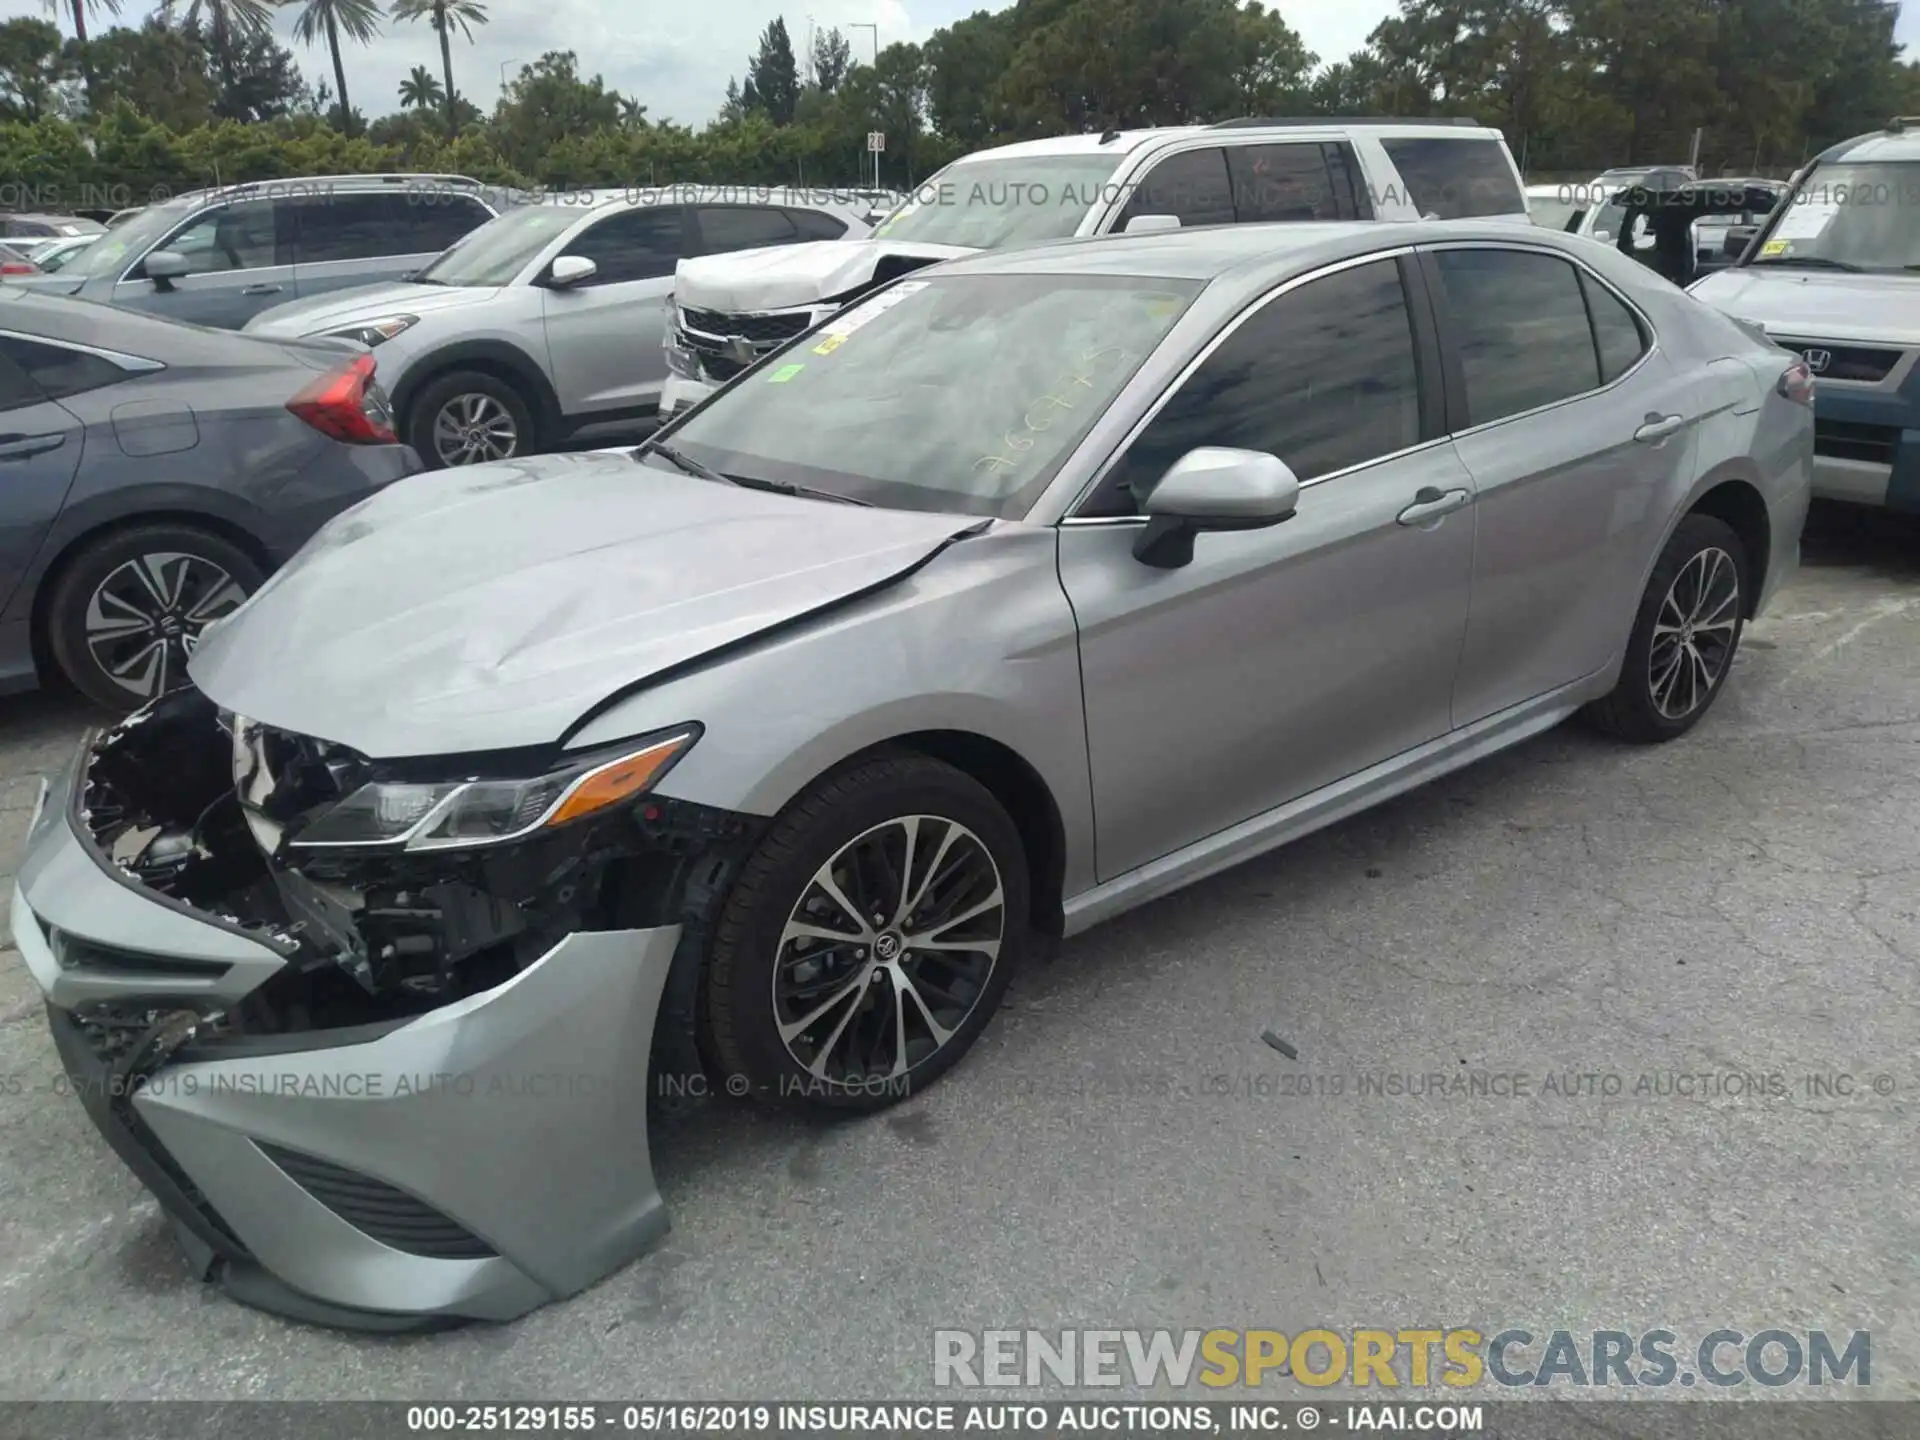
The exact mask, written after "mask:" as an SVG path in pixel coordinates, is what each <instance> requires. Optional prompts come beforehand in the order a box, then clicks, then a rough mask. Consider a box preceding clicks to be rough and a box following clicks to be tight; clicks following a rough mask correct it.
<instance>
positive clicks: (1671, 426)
mask: <svg viewBox="0 0 1920 1440" xmlns="http://www.w3.org/2000/svg"><path fill="white" fill-rule="evenodd" d="M1686 423H1687V417H1686V416H1684V415H1657V414H1649V415H1648V416H1647V419H1646V423H1645V424H1643V425H1642V426H1641V427H1640V428H1639V429H1638V430H1636V431H1634V432H1633V438H1634V439H1636V440H1638V441H1640V442H1641V443H1642V444H1645V445H1657V444H1659V443H1660V441H1662V440H1664V439H1666V438H1667V437H1668V436H1669V435H1671V434H1673V433H1674V432H1675V431H1676V430H1678V429H1680V428H1681V426H1683V425H1685V424H1686Z"/></svg>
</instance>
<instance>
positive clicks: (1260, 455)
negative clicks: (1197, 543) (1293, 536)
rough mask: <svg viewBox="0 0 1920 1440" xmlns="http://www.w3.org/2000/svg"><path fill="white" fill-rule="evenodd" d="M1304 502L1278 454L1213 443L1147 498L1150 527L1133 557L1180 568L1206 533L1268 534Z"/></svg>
mask: <svg viewBox="0 0 1920 1440" xmlns="http://www.w3.org/2000/svg"><path fill="white" fill-rule="evenodd" d="M1299 503H1300V481H1299V478H1298V477H1297V476H1295V475H1294V473H1293V471H1292V469H1291V468H1290V467H1289V466H1288V465H1287V462H1286V461H1284V460H1282V459H1280V458H1279V457H1278V456H1275V455H1269V454H1267V453H1265V452H1264V451H1260V450H1228V449H1223V448H1220V447H1217V446H1211V445H1206V446H1202V447H1201V448H1199V449H1198V450H1189V451H1188V452H1187V453H1186V454H1185V455H1182V456H1181V457H1180V458H1179V459H1178V460H1176V461H1174V463H1173V466H1172V468H1170V469H1169V470H1168V471H1167V473H1166V475H1165V476H1163V477H1162V478H1161V481H1160V483H1159V484H1158V485H1156V486H1154V487H1153V493H1152V494H1150V495H1149V496H1147V504H1146V512H1147V524H1146V528H1145V529H1143V530H1142V531H1141V532H1140V535H1139V538H1138V539H1136V540H1135V541H1134V543H1133V558H1134V559H1136V560H1138V561H1140V562H1141V563H1142V564H1146V565H1152V566H1154V567H1155V568H1156V569H1160V570H1174V569H1178V568H1179V567H1180V566H1182V565H1185V564H1186V563H1187V562H1189V561H1190V560H1192V559H1193V537H1194V536H1195V535H1197V534H1199V533H1200V532H1201V531H1203V530H1264V529H1265V528H1266V527H1267V526H1269V525H1278V524H1279V523H1280V522H1281V521H1282V520H1291V519H1292V518H1293V513H1294V509H1295V507H1296V506H1298V505H1299Z"/></svg>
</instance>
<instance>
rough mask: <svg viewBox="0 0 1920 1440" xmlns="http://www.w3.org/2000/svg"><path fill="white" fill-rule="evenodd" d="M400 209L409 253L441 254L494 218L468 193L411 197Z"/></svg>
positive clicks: (402, 202) (404, 201) (405, 200)
mask: <svg viewBox="0 0 1920 1440" xmlns="http://www.w3.org/2000/svg"><path fill="white" fill-rule="evenodd" d="M396 198H397V197H396ZM400 208H401V210H402V211H404V212H405V213H404V215H403V216H402V217H401V222H402V223H403V224H404V225H405V227H406V229H407V231H408V235H409V238H408V240H407V242H406V251H405V253H406V254H409V255H438V254H439V253H440V252H441V251H442V250H446V249H449V248H450V247H451V246H452V245H453V243H454V241H456V240H459V239H462V238H464V237H465V236H467V235H470V234H472V233H473V232H474V231H475V230H477V229H479V228H480V227H481V226H482V225H484V224H486V223H487V221H489V220H491V219H492V218H493V214H492V212H491V211H489V210H488V209H487V207H486V206H484V205H482V204H481V203H480V202H479V201H478V200H475V199H473V198H472V197H471V196H467V195H421V196H409V197H407V198H406V199H404V200H402V201H401V205H400Z"/></svg>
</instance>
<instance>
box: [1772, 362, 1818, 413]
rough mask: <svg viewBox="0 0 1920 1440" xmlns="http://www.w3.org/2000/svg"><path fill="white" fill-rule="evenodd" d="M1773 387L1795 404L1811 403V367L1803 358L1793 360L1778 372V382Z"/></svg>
mask: <svg viewBox="0 0 1920 1440" xmlns="http://www.w3.org/2000/svg"><path fill="white" fill-rule="evenodd" d="M1774 389H1776V390H1778V391H1779V392H1780V393H1781V394H1782V395H1784V396H1786V398H1787V399H1789V400H1791V401H1793V402H1794V404H1796V405H1811V404H1813V368H1812V367H1811V366H1810V365H1808V364H1807V362H1806V361H1804V360H1796V361H1794V362H1793V363H1792V364H1791V365H1789V366H1787V368H1786V369H1785V370H1783V371H1781V372H1780V383H1779V384H1778V385H1776V386H1774Z"/></svg>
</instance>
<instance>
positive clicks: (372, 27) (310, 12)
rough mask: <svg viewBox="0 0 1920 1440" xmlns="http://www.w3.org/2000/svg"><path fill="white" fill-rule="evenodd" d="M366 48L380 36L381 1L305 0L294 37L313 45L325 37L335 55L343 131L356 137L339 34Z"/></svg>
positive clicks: (335, 71) (295, 22)
mask: <svg viewBox="0 0 1920 1440" xmlns="http://www.w3.org/2000/svg"><path fill="white" fill-rule="evenodd" d="M342 30H344V31H346V32H347V37H348V38H349V39H352V40H358V41H359V42H360V43H361V44H362V45H366V44H368V43H370V42H371V41H372V40H373V37H374V36H375V35H378V34H379V33H380V5H379V0H306V4H305V5H303V6H302V7H301V9H300V17H299V18H298V19H297V20H295V21H294V22H293V38H294V39H296V40H298V41H299V42H300V43H301V44H303V45H311V44H313V43H314V42H315V41H316V40H318V39H320V37H322V36H325V37H326V41H327V50H328V51H329V53H331V54H332V56H333V79H334V83H335V84H337V85H338V86H339V87H340V130H341V133H342V134H346V135H351V134H353V104H352V102H351V101H349V100H348V99H347V67H346V66H345V65H344V64H342V63H341V60H340V32H341V31H342Z"/></svg>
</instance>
